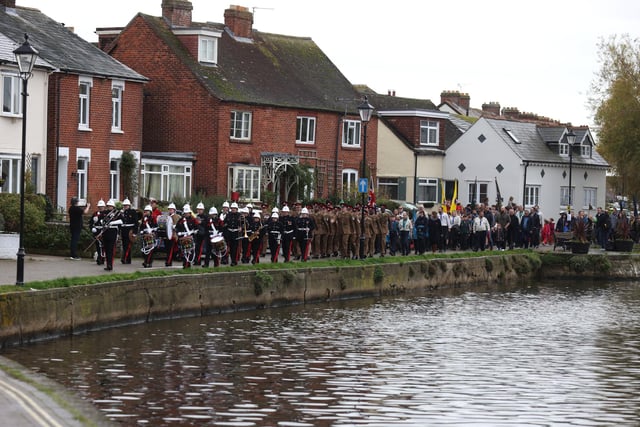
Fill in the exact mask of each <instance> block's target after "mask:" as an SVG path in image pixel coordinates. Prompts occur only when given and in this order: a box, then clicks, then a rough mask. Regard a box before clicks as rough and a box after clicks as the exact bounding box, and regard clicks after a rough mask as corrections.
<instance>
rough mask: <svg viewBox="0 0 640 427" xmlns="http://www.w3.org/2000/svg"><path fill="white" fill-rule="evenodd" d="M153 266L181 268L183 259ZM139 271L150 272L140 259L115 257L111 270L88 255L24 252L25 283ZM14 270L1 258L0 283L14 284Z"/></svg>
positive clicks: (10, 262)
mask: <svg viewBox="0 0 640 427" xmlns="http://www.w3.org/2000/svg"><path fill="white" fill-rule="evenodd" d="M156 265H157V267H156ZM153 268H154V269H155V268H162V269H173V268H175V269H182V262H174V263H173V266H172V267H165V266H164V262H163V261H162V260H161V259H158V260H156V262H154V267H153ZM196 268H197V267H196ZM139 270H145V271H149V269H147V268H143V267H142V258H134V259H133V261H132V263H131V264H121V263H120V260H119V259H118V260H117V261H116V262H114V263H113V271H104V265H97V264H96V262H95V261H94V260H93V259H91V258H81V259H80V260H79V261H74V260H72V259H70V258H68V257H60V256H51V255H29V254H27V255H26V256H25V258H24V283H25V286H28V285H29V282H37V281H41V280H53V279H62V278H65V277H85V276H101V275H104V274H109V273H134V272H136V271H139ZM17 272H18V267H17V262H16V260H15V259H13V260H9V259H0V285H15V284H16V278H17Z"/></svg>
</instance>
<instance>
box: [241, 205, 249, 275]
mask: <svg viewBox="0 0 640 427" xmlns="http://www.w3.org/2000/svg"><path fill="white" fill-rule="evenodd" d="M238 211H239V212H240V224H241V225H242V227H241V228H242V235H241V237H240V244H241V249H240V250H241V251H242V253H241V254H240V260H241V261H242V263H243V264H248V263H249V260H250V258H249V257H250V254H249V234H248V233H249V231H248V229H249V222H250V221H251V217H250V216H249V208H247V207H246V206H245V207H242V208H240V209H238Z"/></svg>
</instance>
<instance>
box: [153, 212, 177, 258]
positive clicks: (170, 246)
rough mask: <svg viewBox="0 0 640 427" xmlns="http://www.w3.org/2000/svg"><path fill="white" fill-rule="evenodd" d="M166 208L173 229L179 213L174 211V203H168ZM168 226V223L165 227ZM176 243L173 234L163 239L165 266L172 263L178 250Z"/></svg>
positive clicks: (175, 237)
mask: <svg viewBox="0 0 640 427" xmlns="http://www.w3.org/2000/svg"><path fill="white" fill-rule="evenodd" d="M167 209H168V210H169V217H170V218H171V227H172V228H173V229H175V228H176V225H177V224H178V221H180V215H178V214H177V213H176V205H175V204H174V203H169V207H168V208H167ZM156 220H157V218H156ZM168 226H169V224H167V227H168ZM177 243H178V238H177V236H175V235H173V234H172V235H171V238H169V236H167V237H166V238H165V239H164V249H165V251H167V257H166V258H165V261H164V265H165V266H166V267H171V265H172V264H173V257H174V256H175V254H176V253H177V252H178V247H177Z"/></svg>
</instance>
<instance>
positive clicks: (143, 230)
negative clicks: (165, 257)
mask: <svg viewBox="0 0 640 427" xmlns="http://www.w3.org/2000/svg"><path fill="white" fill-rule="evenodd" d="M157 229H158V224H157V223H156V221H155V219H154V218H153V208H152V207H151V205H147V206H145V207H144V214H143V216H142V220H141V221H140V229H139V232H140V236H141V238H142V242H143V243H142V253H143V255H144V261H143V262H142V266H143V267H144V268H151V265H152V264H153V251H154V250H155V237H156V230H157ZM148 236H151V237H148ZM151 238H153V242H152V243H150V244H149V245H147V244H146V242H147V241H149V242H151Z"/></svg>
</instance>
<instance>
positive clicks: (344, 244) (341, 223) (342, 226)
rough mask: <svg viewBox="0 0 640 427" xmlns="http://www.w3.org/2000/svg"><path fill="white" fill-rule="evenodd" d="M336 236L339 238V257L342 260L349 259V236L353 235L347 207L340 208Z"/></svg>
mask: <svg viewBox="0 0 640 427" xmlns="http://www.w3.org/2000/svg"><path fill="white" fill-rule="evenodd" d="M337 221H338V234H339V235H340V236H341V238H340V256H341V257H342V258H343V259H349V258H350V256H349V251H350V247H349V243H350V240H351V234H352V233H353V220H352V218H351V212H350V211H349V207H348V206H347V205H343V206H342V211H340V213H339V214H338V218H337Z"/></svg>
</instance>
